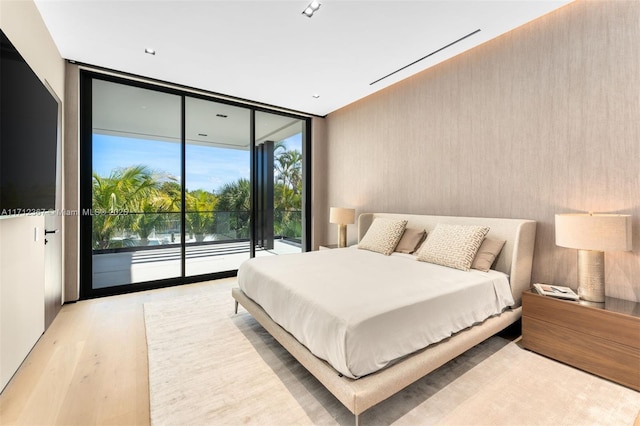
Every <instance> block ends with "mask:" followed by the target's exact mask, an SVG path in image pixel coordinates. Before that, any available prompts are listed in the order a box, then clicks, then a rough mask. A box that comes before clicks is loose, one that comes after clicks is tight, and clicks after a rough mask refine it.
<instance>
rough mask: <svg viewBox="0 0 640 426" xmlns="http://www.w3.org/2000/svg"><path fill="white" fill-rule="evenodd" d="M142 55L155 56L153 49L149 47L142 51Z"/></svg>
mask: <svg viewBox="0 0 640 426" xmlns="http://www.w3.org/2000/svg"><path fill="white" fill-rule="evenodd" d="M144 53H148V54H149V55H155V54H156V51H155V49H151V48H150V47H147V48H146V49H144Z"/></svg>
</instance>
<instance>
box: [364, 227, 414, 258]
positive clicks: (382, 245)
mask: <svg viewBox="0 0 640 426" xmlns="http://www.w3.org/2000/svg"><path fill="white" fill-rule="evenodd" d="M406 226H407V221H406V220H400V219H385V218H381V217H378V218H376V219H374V221H373V223H372V224H371V226H370V227H369V229H368V230H367V233H366V234H365V235H364V237H362V240H360V242H359V243H358V248H359V249H364V250H370V251H375V252H377V253H382V254H384V255H386V256H389V255H390V254H391V253H393V250H394V249H395V248H396V246H397V245H398V241H400V238H402V234H403V233H404V228H405V227H406Z"/></svg>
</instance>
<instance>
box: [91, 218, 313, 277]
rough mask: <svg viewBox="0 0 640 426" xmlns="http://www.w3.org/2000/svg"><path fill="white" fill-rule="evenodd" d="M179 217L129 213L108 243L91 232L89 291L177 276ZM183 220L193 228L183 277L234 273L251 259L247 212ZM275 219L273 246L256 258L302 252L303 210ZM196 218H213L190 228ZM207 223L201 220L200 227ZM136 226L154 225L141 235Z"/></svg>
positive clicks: (179, 265)
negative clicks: (139, 224) (92, 236)
mask: <svg viewBox="0 0 640 426" xmlns="http://www.w3.org/2000/svg"><path fill="white" fill-rule="evenodd" d="M141 215H144V217H143V216H141ZM180 215H181V213H179V212H178V213H151V214H150V213H128V214H127V220H126V221H125V220H123V221H121V222H122V223H123V224H125V223H126V224H129V226H127V227H124V226H122V227H120V228H119V229H117V231H116V232H114V233H113V235H112V236H110V237H109V239H108V240H106V239H104V238H97V236H98V235H99V234H98V233H97V232H94V233H93V234H94V240H93V247H94V249H93V251H92V267H93V282H92V286H93V288H94V289H97V288H106V287H114V286H120V285H128V284H134V283H142V282H148V281H155V280H162V279H167V278H176V277H180V276H181V274H182V259H181V257H182V247H181V244H180V241H182V234H181V233H180V226H179V224H180ZM196 215H198V216H199V217H196ZM205 215H206V216H205ZM158 216H162V217H160V218H158ZM186 216H187V223H191V224H192V227H191V229H192V231H196V232H191V233H187V234H186V238H185V243H186V244H185V275H186V276H196V275H203V274H212V273H216V272H224V271H230V270H235V269H238V267H239V266H240V264H241V263H242V262H243V261H244V260H246V259H248V258H249V252H250V242H249V239H248V232H249V231H248V229H249V227H248V217H249V213H248V212H246V211H236V212H205V213H202V212H198V213H193V212H189V213H187V214H186ZM189 216H191V220H190V218H189ZM274 216H275V218H276V222H275V223H274V228H275V230H276V232H275V233H276V235H278V236H277V237H275V238H274V240H273V248H272V249H269V250H266V249H263V248H261V247H256V256H271V255H277V254H286V253H300V251H301V243H300V242H301V237H300V234H299V233H298V232H296V231H298V230H300V229H301V212H300V211H287V212H278V211H275V212H274ZM200 219H207V220H209V219H211V220H210V221H209V222H208V223H209V225H207V227H203V228H195V227H193V224H195V223H196V222H197V221H198V220H200ZM207 220H201V223H204V222H207ZM140 222H145V223H153V224H154V226H153V228H151V229H149V228H148V229H147V230H148V231H150V232H142V233H141V232H140V231H139V230H138V231H136V230H135V229H136V226H132V225H131V224H134V223H140ZM141 234H142V236H143V237H141Z"/></svg>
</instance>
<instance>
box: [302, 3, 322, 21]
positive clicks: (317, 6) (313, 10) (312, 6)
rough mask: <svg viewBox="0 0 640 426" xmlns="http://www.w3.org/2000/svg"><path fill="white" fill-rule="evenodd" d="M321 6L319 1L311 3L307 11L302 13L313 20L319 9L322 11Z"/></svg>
mask: <svg viewBox="0 0 640 426" xmlns="http://www.w3.org/2000/svg"><path fill="white" fill-rule="evenodd" d="M320 6H321V4H320V2H319V1H318V0H313V1H312V2H311V3H309V6H307V7H306V8H305V10H303V11H302V14H303V15H306V16H307V17H308V18H311V17H312V16H313V14H314V13H316V11H317V10H318V9H320Z"/></svg>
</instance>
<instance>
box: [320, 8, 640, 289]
mask: <svg viewBox="0 0 640 426" xmlns="http://www.w3.org/2000/svg"><path fill="white" fill-rule="evenodd" d="M638 22H640V2H637V1H622V0H620V1H584V0H583V1H577V2H575V3H572V4H570V5H568V6H565V7H564V8H561V9H559V10H557V11H555V12H552V13H551V14H549V15H546V16H544V17H542V18H539V19H537V20H536V21H533V22H531V23H529V24H527V25H525V26H522V27H520V28H518V29H516V30H514V31H512V32H510V33H508V34H505V35H503V36H501V37H499V38H497V39H494V40H492V41H489V42H487V43H485V44H483V45H481V46H479V47H477V48H475V49H473V50H471V51H470V52H467V53H465V54H462V55H459V56H457V57H455V58H452V59H450V60H448V61H446V62H444V63H442V64H440V65H437V66H435V67H433V68H431V69H428V70H426V71H424V72H422V73H420V74H417V75H416V76H414V77H411V78H409V79H406V80H404V81H402V82H399V83H397V84H395V85H394V86H391V87H389V88H387V89H385V90H383V91H380V92H378V93H375V94H373V95H371V96H369V97H367V98H365V99H363V100H361V101H358V102H356V103H354V104H351V105H349V106H347V107H345V108H342V109H340V110H338V111H336V112H334V113H332V114H330V115H329V116H327V118H326V137H327V145H326V156H327V172H326V185H327V203H326V205H324V207H323V208H324V209H325V210H328V208H329V207H330V206H334V205H342V206H352V207H355V208H356V209H357V211H358V213H360V212H365V211H387V212H408V213H429V214H443V215H464V216H493V217H519V218H529V219H534V220H537V221H538V222H539V228H538V236H537V241H536V250H535V259H534V270H533V280H535V281H549V282H554V283H558V284H566V285H569V286H572V287H575V283H576V263H577V260H576V256H577V254H576V251H575V250H570V249H565V248H560V247H556V246H555V243H554V239H555V234H554V225H553V223H554V214H555V213H562V212H572V211H595V212H617V213H625V214H632V215H633V227H634V231H633V233H634V235H633V239H634V250H633V252H618V253H614V252H611V253H607V254H606V266H607V272H606V281H607V294H608V295H610V296H616V297H621V298H627V299H632V300H640V282H638V281H637V278H636V277H638V276H640V43H638V40H640V26H639V25H638ZM325 229H326V231H325V233H324V239H325V241H321V242H335V239H336V237H335V235H334V234H335V232H334V229H333V225H329V226H327V227H326V228H325ZM349 239H350V242H355V239H356V232H355V225H353V226H351V227H350V228H349Z"/></svg>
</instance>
